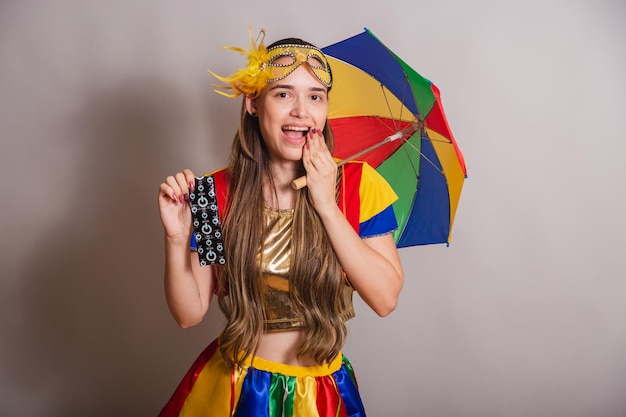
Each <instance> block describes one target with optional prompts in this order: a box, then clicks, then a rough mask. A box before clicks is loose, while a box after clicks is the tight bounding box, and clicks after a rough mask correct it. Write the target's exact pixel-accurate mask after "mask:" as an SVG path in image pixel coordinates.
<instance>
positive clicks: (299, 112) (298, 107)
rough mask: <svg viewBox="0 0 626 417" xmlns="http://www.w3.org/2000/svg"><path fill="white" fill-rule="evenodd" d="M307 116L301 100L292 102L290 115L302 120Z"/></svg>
mask: <svg viewBox="0 0 626 417" xmlns="http://www.w3.org/2000/svg"><path fill="white" fill-rule="evenodd" d="M306 114H307V110H306V105H305V104H304V103H303V102H302V101H301V100H295V101H294V102H293V107H292V108H291V115H292V116H295V117H298V118H303V117H305V116H306Z"/></svg>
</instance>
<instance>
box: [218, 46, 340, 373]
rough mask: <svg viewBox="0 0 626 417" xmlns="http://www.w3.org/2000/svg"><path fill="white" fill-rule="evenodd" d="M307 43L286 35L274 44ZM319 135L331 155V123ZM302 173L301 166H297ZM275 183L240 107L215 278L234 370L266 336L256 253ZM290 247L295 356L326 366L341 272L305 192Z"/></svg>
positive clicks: (251, 120) (224, 343) (255, 127)
mask: <svg viewBox="0 0 626 417" xmlns="http://www.w3.org/2000/svg"><path fill="white" fill-rule="evenodd" d="M284 44H302V45H310V44H308V43H307V42H304V41H302V40H301V39H295V38H289V39H283V40H281V41H278V42H275V43H274V44H272V45H270V47H271V46H276V45H284ZM323 133H324V138H325V140H326V144H327V146H328V147H329V149H330V150H331V151H332V149H333V146H334V137H333V134H332V131H331V129H330V126H329V125H328V123H326V124H325V126H324V130H323ZM300 172H301V174H304V172H305V171H304V167H303V166H302V165H301V166H300ZM264 180H267V181H268V183H269V184H270V186H272V187H273V186H274V182H273V178H272V171H271V167H270V161H269V156H268V152H267V150H266V148H265V145H264V142H263V138H262V137H261V130H260V127H259V121H258V119H257V118H255V117H252V116H251V115H250V114H248V112H247V111H246V106H245V100H244V102H243V104H242V108H241V117H240V124H239V128H238V131H237V133H236V135H235V138H234V140H233V144H232V148H231V155H230V162H229V165H228V184H229V205H228V207H227V208H226V217H225V220H224V225H223V231H224V242H225V252H226V256H227V260H226V264H225V266H224V267H223V268H222V269H221V270H220V271H219V274H218V288H222V289H226V290H225V291H219V292H218V295H217V296H218V303H219V307H220V309H221V310H222V311H223V313H224V315H225V317H226V325H225V326H224V329H223V331H222V333H221V335H220V350H221V352H222V354H223V356H224V358H225V359H226V360H227V362H229V365H231V366H241V365H242V363H243V362H244V361H245V359H246V358H247V357H248V356H250V355H254V354H255V351H256V348H257V346H258V343H259V340H260V337H261V335H262V334H263V332H264V319H265V313H264V308H263V300H262V296H261V294H262V291H261V290H262V288H261V278H262V277H261V275H262V272H261V265H260V256H258V254H259V251H260V248H261V246H262V245H263V242H264V238H265V236H264V235H263V233H264V219H263V207H264V200H263V183H264ZM296 193H297V195H296V199H295V207H294V222H293V229H292V243H291V257H292V258H291V270H290V271H289V282H290V284H289V285H290V297H291V301H292V304H293V306H294V309H295V310H296V313H297V314H298V316H299V317H301V319H302V322H303V331H304V336H305V337H304V338H303V341H302V343H301V344H300V346H299V347H298V350H297V355H298V356H299V357H301V356H307V357H311V358H313V359H314V360H315V361H316V362H318V363H328V362H331V361H332V360H333V359H334V358H335V357H336V356H337V355H338V354H339V352H340V351H341V348H342V347H343V345H344V343H345V340H346V335H347V330H346V326H345V324H344V322H343V320H342V318H341V317H340V300H341V290H342V280H343V279H344V278H343V271H342V268H341V265H340V263H339V260H338V259H337V256H336V254H335V252H334V250H333V248H332V246H331V244H330V240H329V239H328V236H327V234H326V230H325V229H324V227H323V225H322V222H321V219H320V218H319V216H318V215H317V212H316V211H315V209H314V208H313V206H312V204H311V201H310V199H309V195H308V189H307V188H306V187H305V188H303V189H301V190H299V191H296Z"/></svg>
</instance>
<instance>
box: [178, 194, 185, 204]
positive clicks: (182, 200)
mask: <svg viewBox="0 0 626 417" xmlns="http://www.w3.org/2000/svg"><path fill="white" fill-rule="evenodd" d="M178 201H180V202H181V203H184V202H185V198H184V197H183V196H182V195H181V196H179V197H178Z"/></svg>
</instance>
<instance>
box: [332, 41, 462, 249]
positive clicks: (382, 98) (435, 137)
mask: <svg viewBox="0 0 626 417" xmlns="http://www.w3.org/2000/svg"><path fill="white" fill-rule="evenodd" d="M322 50H323V52H324V54H325V55H326V57H327V58H328V61H329V63H330V66H331V68H332V72H333V87H332V90H331V92H330V110H329V123H330V125H331V127H332V129H333V133H334V134H335V150H334V156H335V157H337V158H339V159H346V158H353V157H354V155H355V154H357V155H359V156H358V159H360V160H363V161H367V162H368V163H369V164H370V165H372V166H373V167H374V168H375V169H376V170H377V171H378V172H379V173H380V174H382V175H383V177H385V179H386V180H387V181H388V182H389V184H390V185H391V186H392V187H393V189H394V190H395V192H396V194H398V196H399V200H398V201H397V202H396V203H394V211H395V213H396V219H397V221H398V226H399V229H398V230H397V231H396V232H395V235H394V238H395V241H396V244H397V246H398V247H406V246H414V245H426V244H433V243H449V242H450V237H451V231H452V224H453V222H454V216H455V213H456V209H457V205H458V202H459V197H460V195H461V188H462V186H463V181H464V180H465V177H466V168H465V162H464V159H463V155H462V153H461V151H460V149H459V147H458V146H457V144H456V141H455V139H454V137H453V135H452V132H451V130H450V127H449V126H448V122H447V120H446V116H445V113H444V111H443V107H442V106H441V99H440V96H439V90H438V89H437V87H436V86H435V85H434V84H433V83H432V82H430V81H429V80H427V79H426V78H424V77H422V76H421V75H419V74H418V73H417V72H416V71H415V70H413V69H412V68H411V67H409V66H408V65H407V64H406V63H405V62H404V61H402V60H401V59H400V58H399V57H398V56H397V55H396V54H394V53H393V52H392V51H390V50H389V49H388V48H387V47H386V46H385V45H383V44H382V43H381V42H380V41H379V40H378V38H376V36H374V35H373V34H372V32H370V31H369V30H367V29H365V32H363V33H361V34H359V35H356V36H354V37H351V38H349V39H346V40H344V41H341V42H338V43H335V44H333V45H330V46H327V47H326V48H323V49H322ZM389 137H391V138H390V139H389ZM396 139H397V140H396ZM370 148H375V149H372V150H368V151H367V152H366V153H365V154H362V155H361V154H360V153H361V152H362V151H363V150H364V149H370Z"/></svg>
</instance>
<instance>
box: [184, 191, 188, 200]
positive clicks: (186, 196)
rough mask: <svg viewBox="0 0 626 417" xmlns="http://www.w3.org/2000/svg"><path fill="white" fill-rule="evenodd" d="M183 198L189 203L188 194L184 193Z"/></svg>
mask: <svg viewBox="0 0 626 417" xmlns="http://www.w3.org/2000/svg"><path fill="white" fill-rule="evenodd" d="M183 197H184V198H185V201H189V194H187V193H185V195H184V196H183Z"/></svg>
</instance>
